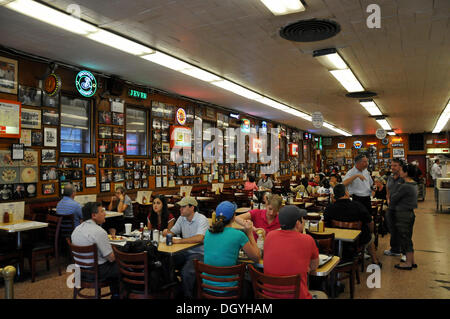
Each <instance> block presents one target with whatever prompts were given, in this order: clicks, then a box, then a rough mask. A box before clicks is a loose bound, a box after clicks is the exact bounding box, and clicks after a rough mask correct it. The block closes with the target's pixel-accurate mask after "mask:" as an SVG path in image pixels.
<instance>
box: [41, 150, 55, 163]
mask: <svg viewBox="0 0 450 319" xmlns="http://www.w3.org/2000/svg"><path fill="white" fill-rule="evenodd" d="M41 163H56V149H47V148H44V149H42V150H41Z"/></svg>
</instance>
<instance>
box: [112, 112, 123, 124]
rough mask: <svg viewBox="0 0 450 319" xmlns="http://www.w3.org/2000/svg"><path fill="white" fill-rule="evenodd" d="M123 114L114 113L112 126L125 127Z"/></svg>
mask: <svg viewBox="0 0 450 319" xmlns="http://www.w3.org/2000/svg"><path fill="white" fill-rule="evenodd" d="M123 119H124V117H123V113H117V112H112V124H113V125H123V124H124V120H123Z"/></svg>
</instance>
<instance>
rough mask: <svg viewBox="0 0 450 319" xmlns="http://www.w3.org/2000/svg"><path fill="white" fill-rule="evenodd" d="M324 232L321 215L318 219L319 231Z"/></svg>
mask: <svg viewBox="0 0 450 319" xmlns="http://www.w3.org/2000/svg"><path fill="white" fill-rule="evenodd" d="M323 232H324V223H323V216H322V218H321V219H320V221H319V233H323Z"/></svg>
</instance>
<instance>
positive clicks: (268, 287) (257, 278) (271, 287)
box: [248, 265, 301, 299]
mask: <svg viewBox="0 0 450 319" xmlns="http://www.w3.org/2000/svg"><path fill="white" fill-rule="evenodd" d="M248 269H249V271H250V277H251V278H252V285H253V292H254V294H255V298H256V299H285V298H288V297H289V298H294V299H299V298H300V283H301V276H300V274H298V275H294V276H271V275H266V274H263V273H261V272H259V271H257V270H256V269H255V267H253V265H248ZM267 293H272V294H277V295H282V296H284V295H286V297H278V298H277V297H273V296H270V295H267Z"/></svg>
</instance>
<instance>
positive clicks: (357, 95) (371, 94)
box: [345, 91, 377, 99]
mask: <svg viewBox="0 0 450 319" xmlns="http://www.w3.org/2000/svg"><path fill="white" fill-rule="evenodd" d="M345 96H346V97H351V98H354V99H368V98H371V97H374V96H377V93H375V92H371V91H362V92H353V93H347V94H345Z"/></svg>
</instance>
